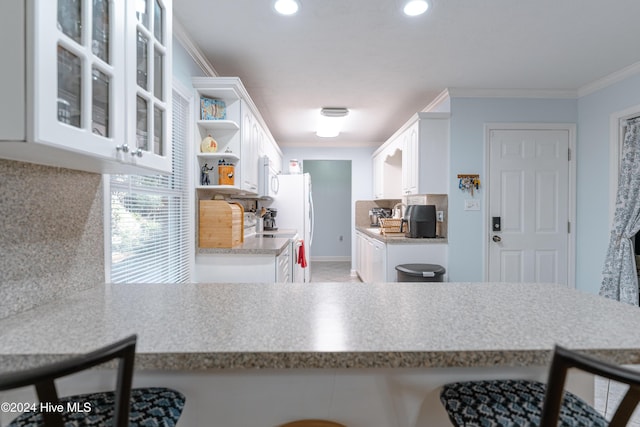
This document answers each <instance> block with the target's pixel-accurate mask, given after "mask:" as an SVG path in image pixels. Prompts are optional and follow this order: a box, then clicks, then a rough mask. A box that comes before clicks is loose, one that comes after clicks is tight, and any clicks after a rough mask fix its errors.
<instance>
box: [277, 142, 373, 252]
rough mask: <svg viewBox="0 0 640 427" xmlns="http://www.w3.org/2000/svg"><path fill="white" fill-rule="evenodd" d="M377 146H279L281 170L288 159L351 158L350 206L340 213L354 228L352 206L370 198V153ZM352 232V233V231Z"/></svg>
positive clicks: (352, 249)
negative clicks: (281, 161)
mask: <svg viewBox="0 0 640 427" xmlns="http://www.w3.org/2000/svg"><path fill="white" fill-rule="evenodd" d="M376 148H377V147H364V148H332V147H328V148H318V147H300V148H296V147H281V149H282V154H283V157H282V158H283V162H284V163H283V170H284V171H285V172H286V171H287V169H288V164H289V160H290V159H298V160H351V206H350V208H351V209H350V210H349V211H348V212H344V213H342V215H345V216H346V217H348V218H350V221H351V225H350V228H349V229H350V230H351V231H353V230H355V212H354V206H355V201H356V200H372V199H373V195H372V194H373V185H372V183H371V179H372V176H373V171H372V169H371V155H372V154H373V151H374V150H375V149H376ZM352 234H353V233H352ZM354 239H355V236H354V235H352V236H351V259H352V260H353V259H355V255H354V253H353V252H354V251H355V242H354Z"/></svg>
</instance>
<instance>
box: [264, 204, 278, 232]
mask: <svg viewBox="0 0 640 427" xmlns="http://www.w3.org/2000/svg"><path fill="white" fill-rule="evenodd" d="M276 216H278V210H277V209H275V208H267V212H266V213H265V214H264V216H263V219H264V230H268V231H274V230H277V229H278V227H276V219H275V218H276Z"/></svg>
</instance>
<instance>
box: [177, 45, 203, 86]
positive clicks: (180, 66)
mask: <svg viewBox="0 0 640 427" xmlns="http://www.w3.org/2000/svg"><path fill="white" fill-rule="evenodd" d="M172 55H173V64H172V65H173V67H172V71H173V78H174V79H176V80H178V81H179V82H180V83H181V84H182V85H183V86H184V87H185V89H191V88H192V87H193V86H192V85H191V77H206V76H205V74H204V72H203V71H202V69H201V68H200V67H199V66H198V65H197V64H196V63H195V61H194V60H193V58H191V56H190V55H189V54H188V53H187V51H186V50H185V48H184V47H182V45H181V44H180V42H179V41H178V39H176V38H175V37H174V38H173V51H172Z"/></svg>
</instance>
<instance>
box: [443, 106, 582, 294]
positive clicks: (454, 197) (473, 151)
mask: <svg viewBox="0 0 640 427" xmlns="http://www.w3.org/2000/svg"><path fill="white" fill-rule="evenodd" d="M577 121H578V112H577V103H576V100H575V99H521V98H452V99H451V139H450V144H451V145H450V169H449V170H450V175H451V176H450V177H449V179H451V182H450V184H449V185H450V188H451V191H450V194H449V268H448V274H449V280H451V281H454V282H467V281H470V282H477V281H482V280H484V254H483V248H484V247H485V242H484V240H483V239H484V238H485V237H484V236H485V235H484V233H485V223H484V222H485V220H484V219H483V218H484V214H483V212H484V204H485V194H484V191H482V188H481V189H480V191H478V192H477V193H476V194H475V199H478V200H480V208H481V209H480V211H465V210H464V200H465V199H467V198H470V195H469V194H468V193H462V192H461V191H460V190H458V180H457V178H456V176H457V174H460V173H479V174H480V179H481V183H483V184H486V182H483V181H482V179H483V177H486V171H485V170H484V166H485V163H484V162H485V157H484V149H485V147H484V138H485V134H484V132H485V128H484V126H485V124H487V123H516V122H517V123H525V122H545V123H576V122H577Z"/></svg>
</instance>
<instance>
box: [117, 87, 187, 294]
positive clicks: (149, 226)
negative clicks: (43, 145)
mask: <svg viewBox="0 0 640 427" xmlns="http://www.w3.org/2000/svg"><path fill="white" fill-rule="evenodd" d="M172 120H173V122H172V128H173V134H172V139H173V155H172V163H173V170H172V174H171V175H168V176H163V175H152V176H142V175H112V176H111V181H110V184H111V187H110V188H111V282H112V283H184V282H188V281H189V280H190V277H189V271H190V268H189V260H190V257H189V226H188V224H189V209H188V203H189V200H188V188H187V184H188V181H187V170H186V168H187V123H189V120H190V118H189V101H188V100H187V99H185V98H184V97H182V96H181V95H180V94H179V93H178V92H176V91H174V92H173V118H172Z"/></svg>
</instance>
